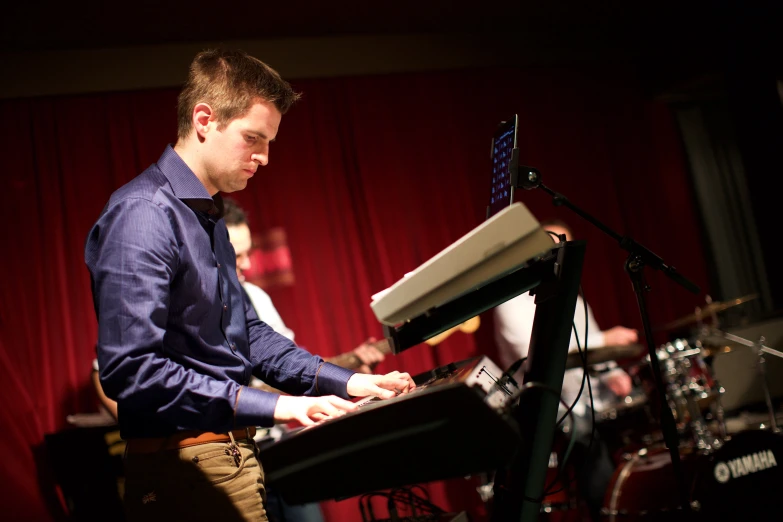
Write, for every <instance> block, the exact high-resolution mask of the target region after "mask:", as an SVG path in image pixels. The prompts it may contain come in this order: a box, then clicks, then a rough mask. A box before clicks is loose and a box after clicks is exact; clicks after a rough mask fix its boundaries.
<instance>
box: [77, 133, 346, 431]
mask: <svg viewBox="0 0 783 522" xmlns="http://www.w3.org/2000/svg"><path fill="white" fill-rule="evenodd" d="M221 213H222V199H221V198H220V195H216V196H215V197H214V198H212V197H211V196H210V195H209V193H208V192H207V190H206V188H205V187H204V185H202V183H201V182H200V181H199V179H198V178H197V177H196V176H195V174H193V172H192V171H191V170H190V168H188V166H187V165H186V164H185V162H184V161H182V159H181V158H180V157H179V155H178V154H177V153H176V152H175V151H174V150H173V149H172V148H171V147H170V146H169V147H167V148H166V150H165V152H164V153H163V155H162V156H161V157H160V159H159V160H158V162H157V163H156V164H154V165H152V166H150V167H149V168H148V169H147V170H145V171H144V172H143V173H142V174H141V175H139V176H138V177H136V178H135V179H133V180H132V181H131V182H129V183H128V184H126V185H124V186H123V187H121V188H120V189H119V190H117V191H116V192H115V193H114V194H112V196H111V198H110V199H109V202H108V204H107V205H106V208H104V210H103V213H102V214H101V216H100V218H99V219H98V221H97V222H96V223H95V225H94V226H93V228H92V230H91V231H90V234H89V236H88V238H87V245H86V247H85V261H86V263H87V267H88V269H89V270H90V275H91V278H92V293H93V300H94V304H95V312H96V315H97V317H98V362H99V365H100V378H101V384H102V385H103V388H104V390H105V392H106V395H108V396H109V397H111V398H113V399H116V400H117V403H118V408H119V423H120V432H121V434H122V436H123V437H124V438H132V437H160V436H166V435H170V434H172V433H174V432H176V431H180V430H205V431H213V432H218V433H220V432H226V431H229V430H231V429H234V428H236V427H241V426H271V425H272V424H273V414H274V410H275V406H276V404H277V399H278V397H279V396H278V395H276V394H273V393H268V392H264V391H260V390H257V389H254V388H249V387H247V385H248V383H249V382H250V378H251V375H255V376H256V377H258V378H260V379H261V380H263V381H264V382H267V383H269V384H270V385H272V386H275V387H276V388H278V389H280V390H282V391H285V392H287V393H291V394H293V395H327V394H335V395H339V396H341V397H344V398H348V395H347V392H346V383H347V382H348V379H349V378H350V376H351V375H352V374H353V372H351V371H350V370H346V369H344V368H340V367H338V366H334V365H331V364H329V363H325V362H324V361H323V360H322V359H321V358H320V357H316V356H313V355H311V354H309V353H308V352H306V351H305V350H302V349H301V348H297V347H296V345H294V344H293V343H292V342H291V341H289V340H288V339H287V338H285V337H283V336H282V335H279V334H278V333H276V332H275V331H274V330H273V329H272V328H270V327H269V326H268V325H266V324H265V323H263V322H261V321H260V320H259V319H258V316H257V315H256V313H255V311H254V310H253V307H252V305H251V304H250V302H249V300H248V299H247V298H246V297H245V295H244V293H243V292H242V288H241V286H240V284H239V280H238V278H237V275H236V254H235V253H234V249H233V247H232V246H231V243H230V242H229V240H228V230H227V229H226V225H225V222H224V221H223V220H222V219H221Z"/></svg>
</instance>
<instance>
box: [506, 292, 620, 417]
mask: <svg viewBox="0 0 783 522" xmlns="http://www.w3.org/2000/svg"><path fill="white" fill-rule="evenodd" d="M584 306H585V305H584V301H583V300H582V297H581V296H579V297H578V298H577V300H576V312H575V314H574V324H575V325H576V331H577V332H578V334H579V343H580V345H581V346H582V348H584V346H585V340H584V339H585V312H584ZM535 313H536V303H535V297H534V296H531V295H530V294H529V293H525V294H522V295H519V296H517V297H515V298H513V299H510V300H508V301H506V302H505V303H503V304H501V305H499V306H497V307H496V308H495V342H497V345H498V350H499V357H500V364H501V366H502V367H503V368H508V367H509V366H511V365H512V364H513V363H514V362H515V361H517V360H518V359H521V358H522V357H527V352H528V350H529V349H530V335H531V333H532V331H533V318H534V316H535ZM587 326H588V332H587V333H588V335H587V346H588V348H595V347H597V346H603V345H604V334H603V332H601V329H600V328H599V326H598V323H597V322H596V321H595V317H594V316H593V310H592V309H591V308H590V306H589V305H588V307H587ZM575 351H577V345H576V337H575V336H574V332H573V328H572V329H571V343H570V345H569V352H575ZM612 366H614V365H613V364H612ZM582 373H583V371H582V368H573V369H571V370H567V371H566V372H565V374H564V375H563V392H562V398H563V401H565V403H566V404H568V405H571V403H573V402H574V399H576V396H577V395H578V394H579V388H580V387H581V386H582ZM610 373H611V372H610ZM603 375H607V376H608V374H603ZM602 377H603V376H602ZM591 382H592V387H593V404H594V409H595V410H596V411H599V412H600V411H602V410H603V409H604V408H605V407H606V406H607V404H606V401H605V400H604V399H603V398H602V397H601V396H602V395H604V396H605V395H606V392H607V391H608V390H605V389H602V388H604V387H603V386H602V385H600V381H599V380H595V379H594V380H592V381H591ZM589 401H590V397H589V394H588V391H587V383H585V388H584V391H583V392H582V396H581V397H580V398H579V403H577V405H576V406H575V407H574V413H575V414H577V415H584V413H585V412H586V406H587V405H588V404H589Z"/></svg>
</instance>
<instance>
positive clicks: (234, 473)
mask: <svg viewBox="0 0 783 522" xmlns="http://www.w3.org/2000/svg"><path fill="white" fill-rule="evenodd" d="M236 448H237V449H238V450H239V453H238V454H237V452H236V451H232V445H231V443H224V442H209V443H205V444H199V445H197V446H190V447H187V448H181V449H166V450H161V451H158V452H155V453H144V454H134V453H128V454H127V455H126V456H125V511H126V514H127V516H128V521H129V522H158V521H160V522H163V521H165V522H174V521H177V520H187V521H188V522H193V521H198V520H204V521H209V522H216V521H230V522H234V521H236V522H250V521H253V522H267V521H268V519H267V515H266V509H265V503H266V492H265V490H264V472H263V470H262V469H261V465H260V464H259V462H258V460H257V459H256V455H255V443H254V442H253V441H252V440H250V441H237V442H236Z"/></svg>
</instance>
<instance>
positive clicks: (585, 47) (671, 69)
mask: <svg viewBox="0 0 783 522" xmlns="http://www.w3.org/2000/svg"><path fill="white" fill-rule="evenodd" d="M746 4H747V5H746ZM5 11H6V12H5V13H4V14H3V16H2V17H0V30H1V32H0V52H2V51H6V52H19V51H43V50H55V49H57V50H62V49H95V48H112V47H128V46H139V45H160V44H173V43H188V42H190V43H195V42H230V41H233V40H264V39H280V38H305V37H320V36H336V35H358V34H362V35H369V34H376V35H377V34H406V33H451V34H467V33H470V34H472V35H473V37H475V35H477V34H478V35H479V37H481V35H487V37H489V35H494V36H497V35H499V34H501V35H504V38H503V41H505V42H508V41H511V42H514V41H515V36H516V35H519V37H520V38H519V41H520V42H522V41H524V42H525V45H526V52H528V53H530V52H531V48H532V52H534V53H540V54H541V55H542V56H544V55H546V53H547V52H548V51H551V50H553V49H556V50H557V55H558V56H560V57H562V56H563V55H568V53H570V52H573V53H575V54H576V53H580V54H581V55H582V56H584V55H585V54H588V55H594V58H595V59H597V60H601V59H603V58H606V59H611V57H616V56H617V54H618V52H619V53H621V54H622V55H623V56H625V57H627V58H629V59H630V60H632V61H634V62H635V63H636V64H637V65H639V66H640V67H639V69H640V70H641V71H647V72H646V74H647V75H648V78H647V79H646V80H645V81H646V82H647V83H649V84H650V85H652V86H653V88H654V89H657V88H660V87H661V86H665V85H666V84H670V83H672V81H673V80H672V79H675V80H674V81H675V82H677V81H681V80H682V79H683V78H687V77H689V76H693V75H695V74H700V73H701V71H709V70H714V69H720V67H721V66H722V65H723V64H724V62H725V61H726V60H727V59H729V58H731V57H732V56H734V57H735V58H736V55H738V54H739V55H741V56H743V58H741V59H745V58H744V56H748V57H749V58H750V59H753V60H756V61H759V62H760V63H762V62H763V63H766V64H767V65H769V66H770V67H773V68H776V69H777V70H778V71H779V67H780V66H781V63H783V61H782V60H780V51H781V50H783V37H782V36H781V35H783V31H781V29H780V28H781V27H783V16H781V14H783V2H781V1H780V0H778V1H775V2H773V1H771V0H768V1H767V2H753V3H751V2H741V1H739V0H712V1H710V2H701V1H698V2H697V1H687V0H681V1H677V2H675V1H672V0H660V1H657V2H644V3H642V2H637V1H634V0H630V1H629V0H624V1H622V0H603V1H576V0H560V1H557V0H553V1H542V0H516V1H510V0H485V1H482V2H476V1H474V2H470V3H468V2H459V1H446V0H417V1H413V0H397V1H396V2H394V3H380V2H372V1H358V0H343V1H339V0H338V1H332V2H328V1H318V2H316V1H312V0H299V1H296V0H294V1H289V2H275V3H260V2H259V3H254V2H248V3H239V2H224V3H218V2H216V1H215V0H213V1H211V2H206V1H203V0H193V1H190V2H187V3H182V4H179V5H175V4H173V3H167V2H160V1H152V0H136V1H134V2H122V3H116V2H114V3H111V2H105V1H97V0H87V1H83V2H78V3H66V2H56V3H55V2H48V1H39V2H35V1H29V0H28V1H27V2H18V3H16V4H15V5H14V6H13V7H7V8H6V9H5ZM661 71H665V72H661ZM643 74H645V73H643ZM661 76H664V77H666V79H665V80H661ZM659 84H660V85H659Z"/></svg>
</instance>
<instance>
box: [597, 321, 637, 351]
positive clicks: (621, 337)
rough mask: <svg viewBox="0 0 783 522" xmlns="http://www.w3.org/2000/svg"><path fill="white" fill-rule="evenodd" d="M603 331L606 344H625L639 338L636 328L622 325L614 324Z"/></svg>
mask: <svg viewBox="0 0 783 522" xmlns="http://www.w3.org/2000/svg"><path fill="white" fill-rule="evenodd" d="M603 333H604V344H605V345H606V346H625V345H628V344H633V343H635V342H636V341H638V340H639V333H638V332H637V331H636V330H632V329H630V328H626V327H624V326H615V327H614V328H610V329H608V330H606V331H604V332H603Z"/></svg>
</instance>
